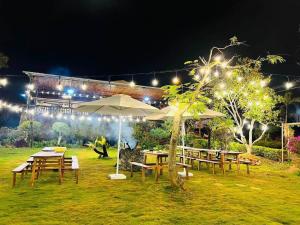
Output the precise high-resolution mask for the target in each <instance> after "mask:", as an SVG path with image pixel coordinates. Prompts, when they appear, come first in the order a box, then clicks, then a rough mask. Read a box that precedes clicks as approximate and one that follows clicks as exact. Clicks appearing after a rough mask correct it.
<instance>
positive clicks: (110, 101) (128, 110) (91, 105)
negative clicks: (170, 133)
mask: <svg viewBox="0 0 300 225" xmlns="http://www.w3.org/2000/svg"><path fill="white" fill-rule="evenodd" d="M75 110H76V111H78V112H87V113H99V114H104V115H114V116H119V134H118V153H117V166H116V173H115V174H110V175H109V178H110V179H126V176H125V175H124V174H119V161H120V158H119V157H120V148H121V133H122V120H121V117H122V116H147V115H150V114H151V113H155V112H156V113H157V112H159V109H157V108H155V107H153V106H151V105H147V104H146V103H143V102H141V101H138V100H136V99H133V98H131V97H130V96H128V95H123V94H118V95H113V96H111V97H108V98H102V99H100V100H96V101H92V102H84V103H80V104H79V105H78V106H77V108H76V109H75Z"/></svg>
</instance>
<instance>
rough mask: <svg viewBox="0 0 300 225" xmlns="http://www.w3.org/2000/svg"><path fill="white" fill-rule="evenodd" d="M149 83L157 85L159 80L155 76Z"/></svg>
mask: <svg viewBox="0 0 300 225" xmlns="http://www.w3.org/2000/svg"><path fill="white" fill-rule="evenodd" d="M151 83H152V86H157V85H158V83H159V82H158V80H157V79H156V78H154V79H153V80H152V82H151Z"/></svg>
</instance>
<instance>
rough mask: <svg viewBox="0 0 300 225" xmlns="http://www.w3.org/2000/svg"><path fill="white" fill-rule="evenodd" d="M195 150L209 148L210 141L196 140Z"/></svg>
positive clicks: (194, 143)
mask: <svg viewBox="0 0 300 225" xmlns="http://www.w3.org/2000/svg"><path fill="white" fill-rule="evenodd" d="M193 147H194V148H208V141H207V140H206V139H201V138H196V139H194V141H193Z"/></svg>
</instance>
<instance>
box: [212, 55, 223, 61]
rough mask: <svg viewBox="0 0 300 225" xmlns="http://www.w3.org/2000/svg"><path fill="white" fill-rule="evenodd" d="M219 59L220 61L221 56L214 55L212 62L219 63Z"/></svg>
mask: <svg viewBox="0 0 300 225" xmlns="http://www.w3.org/2000/svg"><path fill="white" fill-rule="evenodd" d="M221 59H222V56H221V55H216V56H215V57H214V60H215V61H216V62H220V61H221Z"/></svg>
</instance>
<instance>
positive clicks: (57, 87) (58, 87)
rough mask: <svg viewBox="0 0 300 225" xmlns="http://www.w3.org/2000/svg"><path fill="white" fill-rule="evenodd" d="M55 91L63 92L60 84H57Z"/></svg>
mask: <svg viewBox="0 0 300 225" xmlns="http://www.w3.org/2000/svg"><path fill="white" fill-rule="evenodd" d="M56 89H57V90H59V91H62V90H63V86H62V85H61V83H60V82H59V83H58V85H57V86H56Z"/></svg>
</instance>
